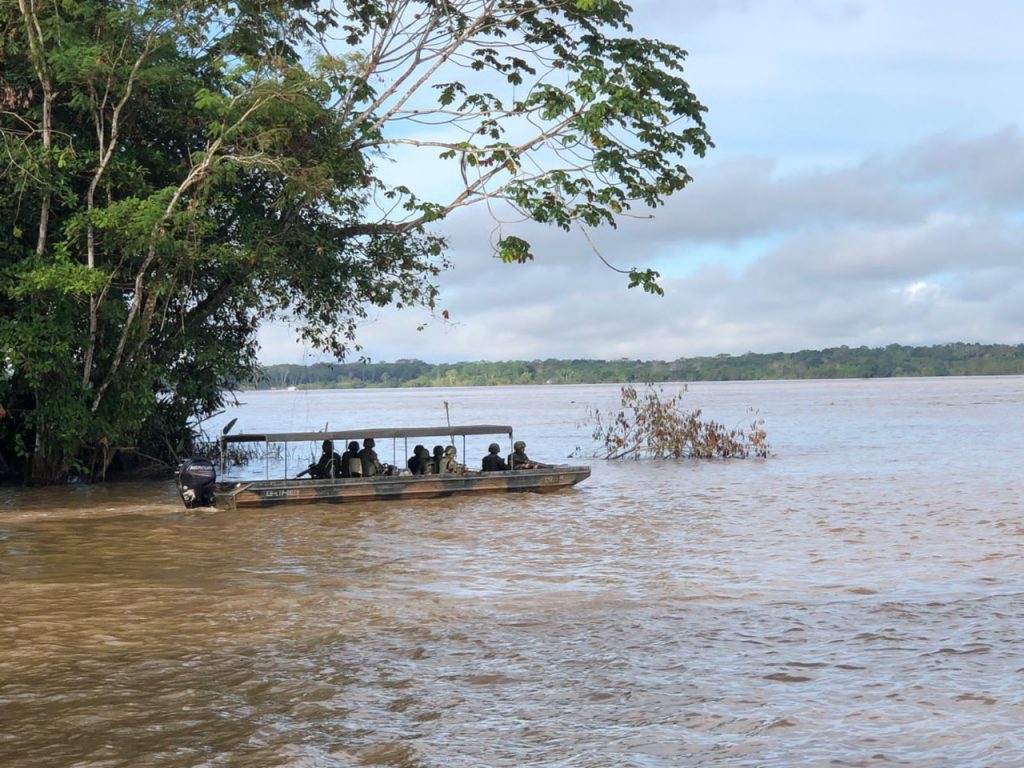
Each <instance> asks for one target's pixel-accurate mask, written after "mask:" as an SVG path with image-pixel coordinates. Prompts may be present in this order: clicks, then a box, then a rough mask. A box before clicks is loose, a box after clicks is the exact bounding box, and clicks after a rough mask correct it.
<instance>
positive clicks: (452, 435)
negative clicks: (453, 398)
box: [443, 400, 455, 445]
mask: <svg viewBox="0 0 1024 768" xmlns="http://www.w3.org/2000/svg"><path fill="white" fill-rule="evenodd" d="M443 402H444V420H445V421H446V422H448V439H449V440H451V441H452V445H455V433H454V432H452V417H451V414H450V413H448V401H447V400H445V401H443Z"/></svg>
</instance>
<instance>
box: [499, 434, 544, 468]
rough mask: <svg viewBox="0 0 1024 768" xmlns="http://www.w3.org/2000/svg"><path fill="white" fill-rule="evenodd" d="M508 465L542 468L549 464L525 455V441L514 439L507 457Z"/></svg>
mask: <svg viewBox="0 0 1024 768" xmlns="http://www.w3.org/2000/svg"><path fill="white" fill-rule="evenodd" d="M508 466H509V468H510V469H543V468H545V467H550V466H551V465H550V464H545V463H543V462H541V461H534V460H533V459H531V458H530V457H529V456H527V455H526V443H524V442H523V441H522V440H516V442H515V444H513V446H512V453H510V454H509V457H508Z"/></svg>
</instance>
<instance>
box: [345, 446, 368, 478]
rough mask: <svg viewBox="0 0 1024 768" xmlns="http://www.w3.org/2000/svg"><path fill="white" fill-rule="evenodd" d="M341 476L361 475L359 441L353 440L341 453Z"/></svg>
mask: <svg viewBox="0 0 1024 768" xmlns="http://www.w3.org/2000/svg"><path fill="white" fill-rule="evenodd" d="M341 474H342V477H362V476H363V462H362V461H360V459H359V443H358V442H356V441H355V440H353V441H352V442H350V443H349V444H348V450H346V451H345V453H343V454H342V455H341Z"/></svg>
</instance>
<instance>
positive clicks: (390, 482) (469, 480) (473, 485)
mask: <svg viewBox="0 0 1024 768" xmlns="http://www.w3.org/2000/svg"><path fill="white" fill-rule="evenodd" d="M480 435H490V436H492V437H494V436H498V435H501V436H505V437H507V438H508V441H509V452H510V453H511V451H512V446H513V445H514V443H513V440H512V427H510V426H506V425H498V424H470V425H462V426H447V425H446V426H443V427H406V428H393V429H347V430H341V431H320V432H276V433H258V434H257V433H248V434H247V433H238V434H221V435H220V437H219V438H218V441H217V442H218V454H219V459H220V460H219V464H220V471H221V473H222V474H223V473H224V471H225V468H226V457H227V454H228V447H229V446H230V445H234V444H240V443H262V444H263V447H264V455H265V456H266V471H265V477H264V478H262V479H251V480H248V479H246V480H230V481H218V480H217V466H216V465H215V464H214V462H213V461H211V460H210V459H207V458H192V459H188V460H186V461H185V462H183V463H182V465H181V466H180V467H179V469H178V474H177V485H178V494H179V496H180V497H181V500H182V502H183V503H184V505H185V508H186V509H195V508H200V507H215V508H217V509H226V510H236V509H242V508H250V507H268V506H274V505H279V504H312V503H318V504H319V503H331V504H352V503H361V502H369V501H388V500H398V499H401V500H408V499H430V498H440V497H445V496H461V495H470V494H484V493H519V492H536V493H550V492H553V491H560V490H564V489H566V488H570V487H572V486H574V485H576V484H577V483H579V482H581V481H583V480H586V479H587V478H588V477H590V467H588V466H571V465H548V466H545V467H542V468H538V469H516V470H507V471H500V472H482V471H479V470H470V469H467V470H466V471H465V472H464V473H449V474H439V475H413V474H411V473H409V472H408V470H401V471H399V470H397V467H396V468H395V471H394V472H393V473H391V474H386V475H376V476H373V477H338V478H330V479H309V478H300V477H291V476H289V471H288V449H287V446H288V444H289V443H300V442H305V443H316V444H317V445H319V444H320V443H321V442H322V441H324V440H331V441H333V442H334V444H335V445H339V446H341V445H345V444H347V443H348V442H350V441H352V440H355V441H358V442H360V443H361V442H362V441H363V440H365V439H367V438H373V439H374V441H375V442H376V443H377V444H378V446H379V447H382V446H381V443H382V442H383V441H387V440H391V442H392V455H393V457H394V459H395V461H394V464H395V465H397V466H404V465H405V457H407V456H409V454H410V451H411V448H410V446H409V442H410V441H414V442H415V441H417V440H419V439H422V438H435V440H436V439H441V438H443V439H445V440H447V441H449V444H450V445H454V444H455V440H456V438H461V439H462V453H461V455H462V456H463V457H465V456H466V438H467V437H470V436H480ZM271 444H281V445H283V446H284V451H283V455H284V462H283V464H284V467H283V476H281V477H277V478H271V476H270V475H271V464H270V453H271V452H270V450H269V448H270V446H271ZM304 468H305V465H303V466H302V467H300V468H299V469H304ZM293 469H294V468H293Z"/></svg>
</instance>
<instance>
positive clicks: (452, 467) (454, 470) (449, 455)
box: [441, 445, 466, 475]
mask: <svg viewBox="0 0 1024 768" xmlns="http://www.w3.org/2000/svg"><path fill="white" fill-rule="evenodd" d="M457 454H458V451H456V450H455V446H454V445H449V446H448V447H447V448H445V449H444V458H443V459H441V474H442V475H452V474H463V473H464V472H465V471H466V468H465V467H464V466H462V465H461V464H459V462H458V460H457V459H456V458H455V457H456V455H457Z"/></svg>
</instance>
